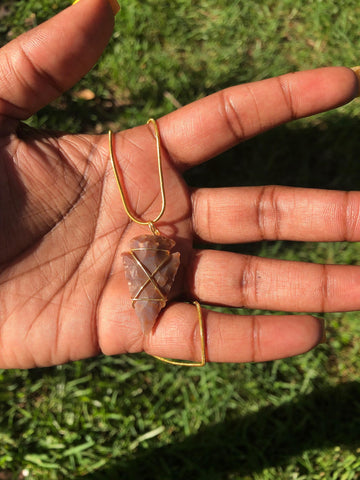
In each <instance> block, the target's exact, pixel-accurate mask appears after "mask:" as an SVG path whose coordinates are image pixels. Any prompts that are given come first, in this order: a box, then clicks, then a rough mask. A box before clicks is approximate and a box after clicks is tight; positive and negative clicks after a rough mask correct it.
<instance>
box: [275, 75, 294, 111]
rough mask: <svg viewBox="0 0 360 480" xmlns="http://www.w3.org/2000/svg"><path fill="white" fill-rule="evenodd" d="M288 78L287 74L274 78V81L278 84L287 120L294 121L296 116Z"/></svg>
mask: <svg viewBox="0 0 360 480" xmlns="http://www.w3.org/2000/svg"><path fill="white" fill-rule="evenodd" d="M290 75H292V74H290ZM288 78H289V74H287V75H281V76H279V77H276V80H277V83H278V87H279V90H280V94H281V97H282V98H283V101H284V104H285V107H286V109H287V111H288V117H289V120H295V119H296V118H298V114H297V111H296V108H295V102H294V98H293V94H292V91H291V82H289V81H288Z"/></svg>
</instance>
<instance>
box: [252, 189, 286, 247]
mask: <svg viewBox="0 0 360 480" xmlns="http://www.w3.org/2000/svg"><path fill="white" fill-rule="evenodd" d="M277 193H278V188H277V187H276V186H272V185H269V186H264V187H263V188H262V189H261V190H260V192H259V196H258V200H257V203H256V221H257V228H258V231H259V236H260V238H261V239H262V240H265V239H266V240H278V239H279V238H280V222H281V212H280V204H279V198H278V194H277Z"/></svg>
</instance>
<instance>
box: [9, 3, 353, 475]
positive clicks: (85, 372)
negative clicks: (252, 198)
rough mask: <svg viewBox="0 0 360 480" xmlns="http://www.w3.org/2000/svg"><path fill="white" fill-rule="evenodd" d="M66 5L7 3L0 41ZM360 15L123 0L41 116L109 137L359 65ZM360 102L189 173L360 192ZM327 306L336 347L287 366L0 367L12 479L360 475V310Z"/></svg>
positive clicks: (312, 256) (340, 253)
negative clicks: (263, 84) (246, 86)
mask: <svg viewBox="0 0 360 480" xmlns="http://www.w3.org/2000/svg"><path fill="white" fill-rule="evenodd" d="M66 5H67V3H66V2H64V1H62V0H43V1H39V0H18V1H13V2H10V1H9V2H6V1H5V2H4V3H2V4H1V6H0V16H1V17H2V18H1V22H0V44H4V43H6V42H7V41H9V40H11V38H13V37H14V36H16V35H18V34H19V33H21V32H22V31H23V30H26V29H28V28H31V27H32V26H34V25H36V24H37V23H40V22H41V21H43V20H45V19H46V18H48V17H50V16H51V15H53V14H54V13H56V12H57V11H59V10H60V9H61V8H64V7H65V6H66ZM359 14H360V5H359V3H358V2H357V1H351V0H344V1H343V2H341V6H340V4H339V3H336V2H332V1H330V0H322V1H321V0H310V1H308V2H303V1H300V0H291V1H290V0H277V1H275V0H266V1H253V2H245V1H234V0H233V1H230V0H221V1H215V0H198V1H197V2H193V1H191V0H174V1H172V2H170V3H169V2H168V1H165V0H156V1H155V0H144V1H143V2H141V3H139V2H136V1H135V0H124V1H123V2H122V11H121V13H120V14H119V15H118V18H117V23H116V29H115V33H114V35H113V39H112V40H111V42H110V44H109V46H108V48H107V50H106V52H105V53H104V55H103V56H102V58H101V60H100V61H99V63H98V65H97V66H96V67H95V68H94V69H93V70H92V71H91V73H90V74H89V75H87V77H86V78H85V79H83V80H82V81H81V82H80V83H79V84H78V85H77V86H76V87H74V89H73V90H71V91H70V92H68V93H67V94H66V95H64V96H63V97H62V98H61V99H59V100H57V101H56V102H54V103H53V104H52V105H50V106H49V107H47V108H45V109H44V110H43V111H41V112H39V113H38V114H37V115H36V116H35V117H33V118H32V119H31V124H32V125H35V126H40V127H41V126H46V127H49V128H56V129H64V130H70V131H74V132H75V131H86V132H98V133H100V132H103V131H106V130H107V128H108V127H113V128H114V127H115V128H117V129H120V128H126V127H131V126H134V125H137V124H139V123H141V122H144V121H146V120H147V118H149V117H150V116H155V117H156V116H160V115H162V114H165V113H167V112H169V111H171V110H173V109H174V108H175V107H176V106H177V105H178V104H186V103H188V102H190V101H192V100H195V99H196V98H200V97H202V96H204V95H206V94H209V93H211V92H213V91H216V90H218V89H220V88H223V87H226V86H228V85H232V84H236V83H240V82H244V81H252V80H257V79H261V78H266V77H270V76H274V75H277V74H280V73H284V72H288V71H295V70H299V69H306V68H313V67H316V66H321V65H356V64H358V63H360V59H359V58H358V56H357V55H358V52H359V51H360V48H359V47H360V37H359V35H358V18H359ZM85 89H90V90H91V91H92V92H93V93H94V98H93V99H90V100H86V99H85V98H84V95H83V94H82V92H83V91H84V90H85ZM359 113H360V103H359V102H353V103H352V104H350V105H348V106H346V107H343V108H341V109H339V110H337V111H336V112H330V113H328V114H325V115H318V116H316V117H313V118H312V119H306V120H302V121H298V122H295V123H293V124H291V125H287V126H283V127H280V128H278V129H276V130H274V131H272V132H268V133H266V134H264V135H261V136H260V137H258V138H256V139H253V140H251V141H249V142H247V143H245V144H243V145H240V146H239V147H237V148H234V149H232V150H231V151H230V152H228V153H227V154H224V155H222V156H221V157H219V158H216V159H214V160H212V161H211V162H209V163H208V164H207V165H205V166H201V167H197V168H196V169H193V170H192V171H191V172H190V173H189V174H188V176H187V179H188V181H189V182H190V183H192V184H194V185H207V186H219V185H232V184H237V185H240V184H241V185H256V184H264V183H277V184H285V185H296V186H307V187H323V188H344V189H359V181H358V178H360V171H359V170H360V164H359V161H358V152H359V147H360V145H359V143H360V141H359V136H358V135H357V131H358V128H359V122H358V117H359ZM231 248H232V249H234V250H237V251H241V252H247V253H249V252H250V253H253V254H257V255H261V256H269V257H276V258H284V259H291V260H300V261H312V262H317V263H344V264H357V263H358V262H359V260H358V259H359V252H360V248H359V245H358V244H356V243H354V244H346V243H330V244H325V243H320V244H315V243H308V244H300V243H296V242H275V243H273V242H269V243H266V242H262V243H259V244H253V245H241V246H231ZM244 312H245V311H244ZM245 313H246V312H245ZM324 317H325V318H326V322H327V330H328V341H327V343H326V344H325V345H321V346H319V347H318V348H317V349H316V350H315V351H313V352H310V353H308V354H306V355H302V356H299V357H296V358H293V359H287V360H282V361H275V362H268V363H262V364H247V365H221V364H219V365H216V364H215V365H207V366H206V367H205V368H204V369H202V370H197V369H182V368H176V367H174V368H172V367H168V366H165V365H162V364H160V363H158V362H156V361H155V360H153V359H151V358H149V357H147V356H145V355H136V356H121V357H113V358H106V357H100V358H97V359H90V360H86V361H82V362H76V363H73V364H69V365H62V366H58V367H53V368H48V369H38V370H37V369H35V370H31V371H18V370H14V371H0V479H6V480H7V479H12V478H14V479H19V478H22V477H23V476H24V473H25V474H26V475H27V478H31V479H48V480H52V479H65V478H66V479H68V478H80V477H85V478H88V479H89V480H96V479H102V480H103V479H105V480H106V479H109V480H110V479H111V480H113V479H119V478H124V479H140V478H141V479H142V480H146V479H155V480H157V479H161V480H167V479H169V480H170V479H171V480H176V479H183V478H190V479H191V478H196V479H199V480H201V479H207V480H233V479H244V480H248V479H254V480H275V479H276V480H282V479H283V480H289V479H294V480H295V479H296V480H304V479H309V480H310V479H311V480H317V479H319V480H320V479H334V480H335V479H341V480H350V479H358V478H360V474H359V472H360V461H359V457H360V455H359V453H360V433H359V432H360V401H359V398H360V384H359V381H358V377H359V370H360V355H359V349H360V346H359V341H358V340H359V336H360V322H359V312H350V313H345V314H343V313H341V314H340V313H336V314H326V315H324Z"/></svg>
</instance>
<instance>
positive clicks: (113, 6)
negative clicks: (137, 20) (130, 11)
mask: <svg viewBox="0 0 360 480" xmlns="http://www.w3.org/2000/svg"><path fill="white" fill-rule="evenodd" d="M107 1H108V2H109V4H110V7H111V9H112V11H113V14H114V16H115V15H116V14H117V13H118V12H119V11H120V5H119V3H118V2H117V0H107ZM78 2H80V0H75V1H74V2H73V5H75V3H78Z"/></svg>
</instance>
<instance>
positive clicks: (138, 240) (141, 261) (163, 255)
mask: <svg viewBox="0 0 360 480" xmlns="http://www.w3.org/2000/svg"><path fill="white" fill-rule="evenodd" d="M174 246H175V242H174V240H171V239H170V238H166V237H163V236H161V235H140V236H139V237H135V238H133V239H132V240H131V241H130V252H125V253H123V254H122V257H123V262H124V267H125V277H126V280H127V282H128V285H129V291H130V295H131V298H132V300H133V307H134V308H135V312H136V314H137V316H138V318H139V320H140V323H141V327H142V330H143V332H144V333H150V332H151V330H152V328H153V326H154V325H155V322H156V319H157V317H158V315H159V312H160V310H161V309H162V308H164V307H165V305H166V302H167V299H168V295H169V293H170V290H171V287H172V285H173V283H174V280H175V275H176V272H177V271H178V268H179V265H180V253H178V252H175V253H170V250H171V249H172V248H173V247H174Z"/></svg>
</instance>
